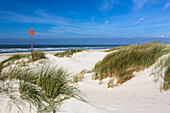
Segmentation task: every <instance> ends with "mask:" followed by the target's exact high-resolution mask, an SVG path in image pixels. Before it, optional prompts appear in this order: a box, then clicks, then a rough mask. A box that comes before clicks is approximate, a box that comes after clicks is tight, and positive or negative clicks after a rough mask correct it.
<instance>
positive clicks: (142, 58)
mask: <svg viewBox="0 0 170 113" xmlns="http://www.w3.org/2000/svg"><path fill="white" fill-rule="evenodd" d="M169 52H170V48H169V47H168V46H166V45H163V44H160V43H159V42H151V43H147V44H141V45H131V46H127V47H123V48H122V49H121V50H120V51H118V52H113V53H110V54H108V55H107V56H106V57H105V58H104V59H103V60H102V61H100V62H98V63H97V64H96V65H95V68H94V72H95V79H99V80H102V79H104V78H106V77H116V78H117V83H120V84H122V83H123V82H125V81H127V80H129V79H131V78H132V77H133V75H132V73H133V72H134V71H140V70H143V69H145V68H148V67H150V66H151V65H152V64H154V63H155V62H156V60H157V59H158V58H159V57H161V56H162V55H165V54H167V53H169Z"/></svg>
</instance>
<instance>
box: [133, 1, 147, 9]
mask: <svg viewBox="0 0 170 113" xmlns="http://www.w3.org/2000/svg"><path fill="white" fill-rule="evenodd" d="M148 1H149V0H133V2H134V9H137V10H139V9H141V8H142V7H143V6H144V5H145V4H146V3H147V2H148Z"/></svg>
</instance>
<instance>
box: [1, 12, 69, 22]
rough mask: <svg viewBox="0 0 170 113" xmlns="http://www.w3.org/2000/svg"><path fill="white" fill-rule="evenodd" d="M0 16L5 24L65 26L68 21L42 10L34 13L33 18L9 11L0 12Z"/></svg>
mask: <svg viewBox="0 0 170 113" xmlns="http://www.w3.org/2000/svg"><path fill="white" fill-rule="evenodd" d="M0 14H1V19H4V20H7V21H6V22H17V23H47V24H67V23H68V21H69V19H66V18H64V17H61V16H57V15H56V16H53V15H50V14H48V13H46V12H44V11H43V10H38V11H34V14H35V16H30V15H23V14H19V13H14V12H9V11H0Z"/></svg>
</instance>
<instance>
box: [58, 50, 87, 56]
mask: <svg viewBox="0 0 170 113" xmlns="http://www.w3.org/2000/svg"><path fill="white" fill-rule="evenodd" d="M82 51H85V49H73V50H70V51H64V52H59V53H56V54H55V56H57V57H65V56H66V57H71V56H72V55H73V54H74V53H77V52H82Z"/></svg>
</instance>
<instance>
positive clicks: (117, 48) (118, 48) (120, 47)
mask: <svg viewBox="0 0 170 113" xmlns="http://www.w3.org/2000/svg"><path fill="white" fill-rule="evenodd" d="M123 48H126V46H118V47H115V48H113V49H109V50H105V51H104V52H111V51H114V50H120V49H123Z"/></svg>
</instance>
